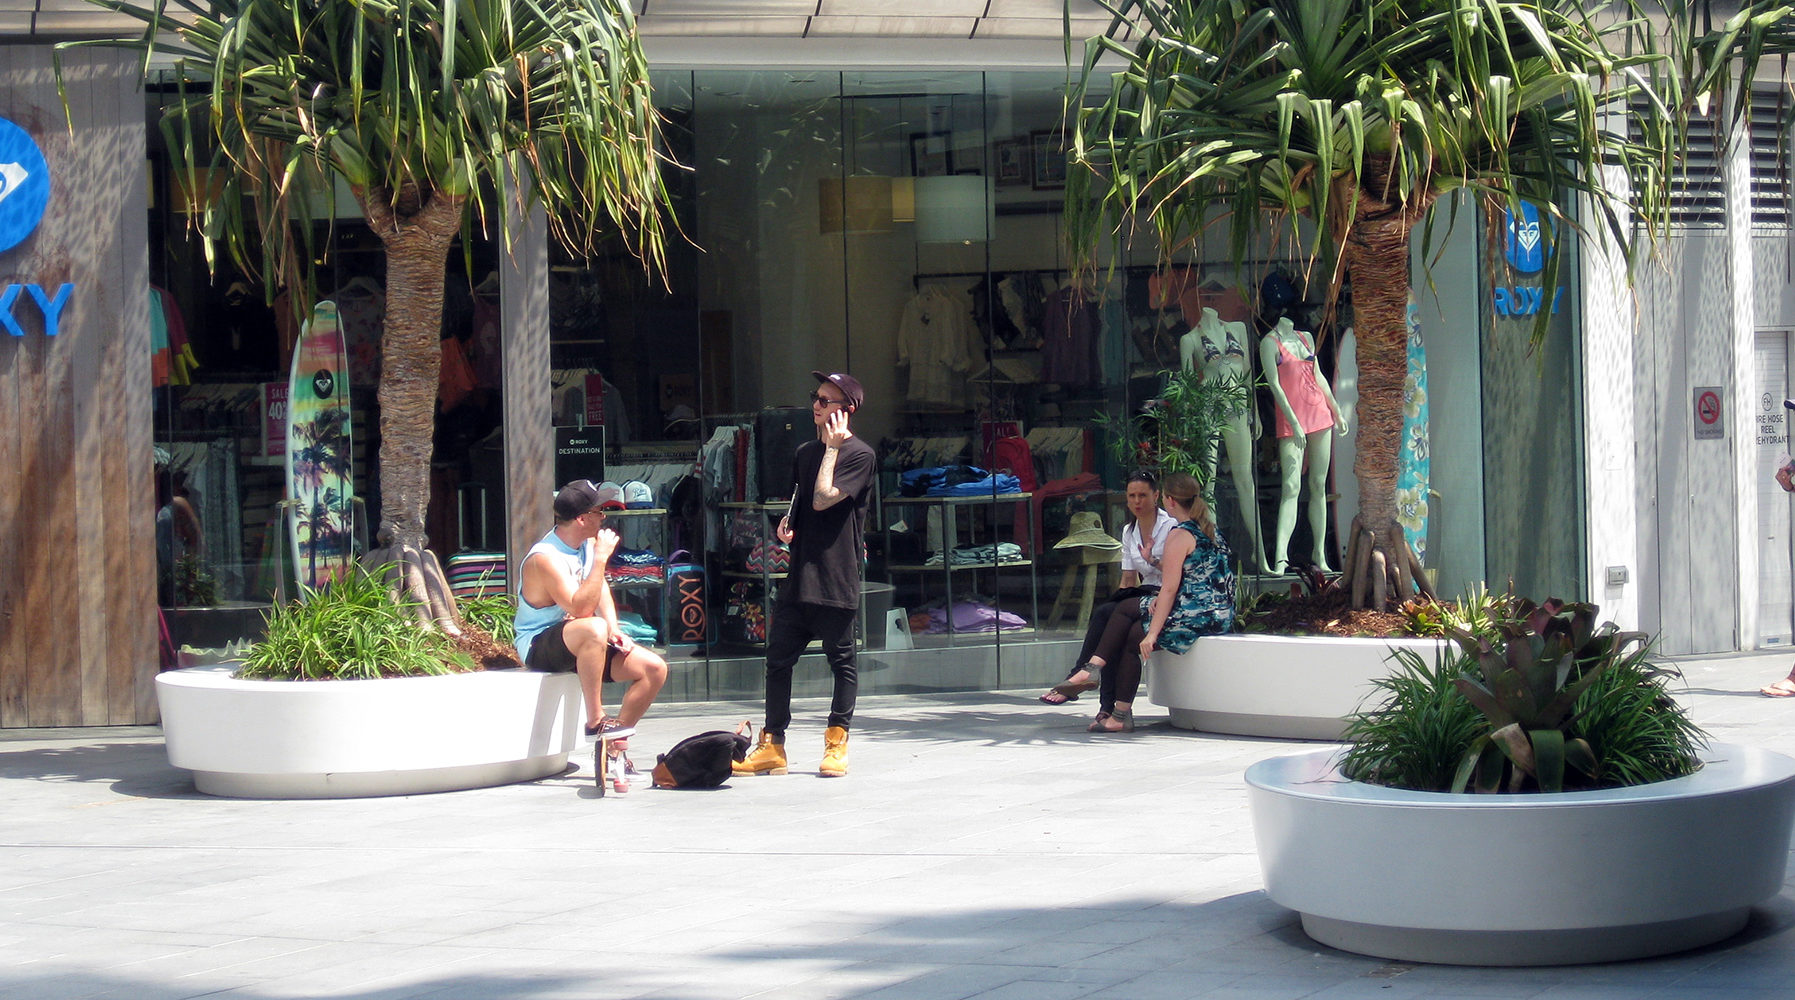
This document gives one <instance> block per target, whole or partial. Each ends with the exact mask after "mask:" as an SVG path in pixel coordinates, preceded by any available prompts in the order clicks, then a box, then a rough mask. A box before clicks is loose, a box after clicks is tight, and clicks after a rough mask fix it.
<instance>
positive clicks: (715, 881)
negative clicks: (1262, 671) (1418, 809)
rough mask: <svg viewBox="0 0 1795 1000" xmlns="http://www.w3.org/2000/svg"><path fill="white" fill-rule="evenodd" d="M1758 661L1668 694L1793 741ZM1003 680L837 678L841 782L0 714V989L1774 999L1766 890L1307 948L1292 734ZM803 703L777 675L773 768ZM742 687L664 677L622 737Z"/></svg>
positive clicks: (1733, 729) (705, 711) (1777, 957)
mask: <svg viewBox="0 0 1795 1000" xmlns="http://www.w3.org/2000/svg"><path fill="white" fill-rule="evenodd" d="M1786 655H1787V654H1782V655H1777V656H1757V657H1723V658H1711V659H1696V660H1689V661H1685V662H1684V663H1682V667H1683V670H1684V673H1685V676H1686V678H1687V679H1688V691H1687V693H1686V695H1685V697H1686V699H1687V701H1688V702H1689V704H1690V705H1691V706H1692V711H1693V712H1694V713H1695V715H1696V717H1697V719H1698V720H1700V721H1702V722H1704V724H1706V725H1708V726H1709V727H1710V728H1711V729H1712V731H1713V732H1714V733H1715V735H1716V737H1717V738H1718V739H1722V740H1729V741H1739V742H1749V743H1755V744H1759V745H1764V746H1768V747H1771V748H1774V749H1781V750H1783V751H1784V752H1795V705H1791V704H1789V703H1787V702H1776V701H1771V700H1769V699H1764V698H1760V697H1757V696H1756V695H1755V691H1756V688H1757V686H1758V685H1759V684H1762V683H1764V682H1765V681H1767V680H1769V679H1771V678H1773V677H1775V676H1778V675H1780V674H1782V673H1785V672H1786V671H1787V667H1788V662H1787V659H1786ZM1034 693H1035V692H1032V691H1030V692H1014V693H996V694H977V695H944V696H937V695H914V696H901V697H899V696H892V697H880V698H868V699H865V700H864V701H863V705H862V713H861V717H860V718H859V719H858V720H857V725H856V731H855V739H854V743H853V758H852V760H853V766H854V772H853V774H851V775H850V776H849V778H848V779H846V780H844V781H819V780H817V779H815V778H814V777H811V776H806V775H803V774H794V775H791V776H787V777H784V778H760V779H738V780H736V781H734V782H732V783H731V786H730V787H729V788H726V789H723V790H720V791H717V792H705V793H669V792H655V791H651V790H649V789H647V788H645V787H639V788H637V789H636V790H634V791H632V792H631V793H630V794H629V795H628V796H624V797H610V798H606V799H603V800H600V799H598V798H597V796H596V794H595V792H594V790H593V785H592V774H591V762H590V758H589V757H584V758H582V756H580V755H576V757H575V765H576V766H575V767H574V768H572V769H570V770H569V771H568V772H567V773H565V774H562V775H558V776H555V777H551V778H548V779H544V780H542V781H537V782H531V783H527V784H523V785H515V786H508V787H504V788H496V789H482V790H477V791H470V792H463V793H454V794H448V795H429V796H416V797H412V798H402V799H374V800H350V801H342V802H254V801H236V800H227V799H213V798H210V797H206V796H201V795H198V794H197V793H195V792H194V791H193V789H192V786H191V783H190V782H189V781H188V780H187V779H186V778H185V776H184V775H183V774H182V773H181V772H178V771H175V770H174V769H172V768H169V767H168V766H167V764H166V760H165V758H164V757H163V755H162V750H161V745H160V741H159V739H158V738H157V737H156V736H155V734H154V733H153V732H147V731H142V730H138V731H124V732H115V731H109V730H72V731H62V732H57V733H52V734H42V733H39V734H31V735H29V736H27V737H26V738H18V736H17V735H16V734H0V800H4V801H6V802H7V803H8V805H7V808H6V810H5V812H4V814H0V857H4V858H5V859H6V862H5V864H3V865H0V1000H7V998H13V997H17V998H27V997H29V998H31V1000H39V998H49V1000H63V998H65V997H66V998H68V1000H88V998H95V1000H97V998H102V997H104V998H108V1000H113V998H116V1000H126V998H130V1000H164V998H166V1000H186V998H189V997H200V996H206V997H232V998H237V1000H297V998H311V997H344V998H348V1000H423V998H430V1000H476V998H477V1000H488V998H507V1000H510V998H516V1000H548V998H558V997H580V998H583V1000H592V998H613V997H615V998H633V997H643V998H649V997H652V998H658V1000H717V998H737V997H769V998H770V997H778V998H781V1000H808V998H818V1000H824V998H856V1000H858V998H865V997H874V996H877V997H881V998H891V1000H897V998H905V1000H909V998H915V1000H940V998H953V1000H960V998H968V997H981V998H986V1000H1009V998H1036V997H1039V998H1042V1000H1058V998H1066V1000H1081V998H1085V997H1092V998H1098V997H1101V998H1105V1000H1108V998H1118V1000H1119V998H1128V1000H1156V998H1159V997H1168V998H1169V997H1178V998H1195V997H1203V998H1209V1000H1217V998H1240V1000H1247V998H1251V1000H1269V998H1280V997H1291V998H1296V997H1327V998H1336V1000H1346V998H1357V997H1380V998H1387V1000H1399V998H1404V997H1442V998H1446V997H1508V998H1526V997H1553V998H1592V1000H1600V998H1605V997H1610V996H1614V997H1619V996H1629V997H1666V998H1671V1000H1745V998H1747V997H1749V998H1751V1000H1760V998H1765V997H1771V996H1780V995H1795V989H1792V988H1790V987H1789V986H1788V984H1789V983H1790V982H1795V948H1792V947H1791V946H1792V945H1795V931H1792V929H1795V894H1785V895H1784V896H1782V897H1779V898H1778V899H1776V900H1773V901H1772V902H1771V903H1770V904H1768V905H1766V906H1765V907H1762V908H1761V909H1760V910H1759V911H1757V912H1756V913H1755V914H1754V917H1753V922H1752V924H1751V926H1750V927H1748V929H1747V931H1746V932H1745V933H1744V934H1743V935H1741V936H1740V937H1739V938H1736V939H1734V940H1733V941H1730V942H1726V943H1723V944H1721V945H1718V946H1715V947H1712V948H1708V949H1702V950H1699V951H1697V952H1693V953H1690V954H1688V955H1683V956H1674V957H1670V958H1663V959H1656V960H1652V961H1648V962H1631V963H1616V964H1613V965H1604V966H1594V967H1588V968H1577V969H1458V968H1449V967H1436V966H1424V965H1407V964H1404V963H1390V962H1385V961H1382V960H1379V959H1374V958H1367V957H1364V956H1357V955H1349V954H1346V953H1343V952H1337V951H1333V950H1331V949H1328V948H1324V947H1322V946H1320V945H1317V944H1315V943H1314V942H1312V941H1310V940H1309V939H1308V938H1306V937H1305V936H1304V935H1303V934H1302V932H1301V929H1300V926H1299V925H1298V923H1297V921H1296V918H1295V916H1294V915H1293V914H1291V913H1289V912H1288V911H1285V910H1283V909H1281V908H1279V907H1277V906H1275V905H1273V904H1272V903H1270V901H1269V900H1267V899H1266V898H1265V897H1264V894H1263V893H1262V892H1261V891H1260V882H1259V872H1258V862H1257V858H1256V856H1255V853H1254V845H1253V839H1252V830H1251V823H1250V817H1249V816H1248V813H1247V808H1246V793H1245V787H1244V785H1243V783H1242V781H1241V779H1240V773H1241V771H1242V769H1244V768H1245V767H1246V765H1247V764H1250V763H1251V762H1252V761H1254V760H1257V759H1260V758H1262V757H1266V756H1271V755H1275V754H1281V753H1292V752H1300V751H1303V750H1306V749H1309V748H1311V747H1313V746H1315V745H1314V744H1305V743H1300V742H1293V741H1279V740H1250V739H1232V738H1226V737H1217V736H1213V735H1208V734H1195V733H1186V732H1182V731H1179V730H1174V729H1172V728H1170V727H1169V726H1167V725H1165V724H1164V715H1163V713H1162V712H1160V711H1158V710H1155V709H1152V708H1151V707H1146V708H1145V709H1144V710H1143V711H1142V713H1141V718H1142V721H1143V723H1145V725H1143V728H1142V730H1141V731H1140V732H1137V733H1135V734H1132V735H1131V736H1129V737H1121V738H1105V737H1093V736H1089V735H1087V734H1084V733H1083V732H1082V726H1083V721H1082V720H1083V716H1082V714H1079V713H1075V712H1070V711H1067V710H1056V709H1049V708H1047V707H1045V706H1041V705H1039V704H1038V703H1036V702H1034V701H1033V695H1034ZM822 711H823V705H822V703H821V702H817V701H812V702H806V703H803V704H802V705H800V710H799V712H798V718H799V722H798V726H797V727H796V728H794V730H793V740H794V742H793V748H794V752H795V754H796V759H795V760H794V764H795V766H797V767H798V768H800V769H806V768H809V769H814V766H815V759H816V756H817V755H818V753H819V752H820V735H821V734H820V720H821V715H822ZM758 714H759V711H758V708H757V707H756V706H746V705H741V704H725V703H718V704H710V705H679V706H667V707H666V708H665V709H664V710H659V711H657V712H656V713H655V714H653V715H651V716H650V721H649V725H647V726H645V727H644V730H643V733H642V734H641V735H640V736H638V737H637V739H636V740H635V741H633V742H635V743H636V744H637V745H636V747H634V748H633V751H634V752H635V753H636V755H637V758H638V760H639V761H641V760H647V759H652V756H653V752H654V751H656V750H657V749H664V747H665V746H666V745H669V744H671V743H672V742H674V741H675V740H677V739H678V738H679V737H681V736H684V735H688V734H690V733H693V732H698V731H700V730H702V729H710V728H719V727H721V726H724V725H730V724H733V720H739V719H740V718H743V717H750V718H753V717H757V716H758ZM813 729H814V730H815V731H814V732H813V731H812V730H813ZM812 743H815V744H819V745H818V746H812V745H811V744H812ZM582 759H583V763H582V762H581V761H582Z"/></svg>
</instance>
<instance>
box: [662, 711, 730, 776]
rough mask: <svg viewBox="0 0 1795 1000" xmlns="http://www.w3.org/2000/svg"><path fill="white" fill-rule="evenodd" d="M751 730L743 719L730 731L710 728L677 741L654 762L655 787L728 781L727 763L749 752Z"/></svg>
mask: <svg viewBox="0 0 1795 1000" xmlns="http://www.w3.org/2000/svg"><path fill="white" fill-rule="evenodd" d="M753 733H754V727H753V726H750V725H749V724H748V723H747V722H746V721H744V722H743V723H742V724H741V725H739V726H737V727H736V728H735V732H733V733H732V732H729V731H728V730H725V729H713V730H711V731H710V732H708V733H699V734H698V735H696V736H688V737H686V738H685V739H683V740H680V741H679V742H678V743H675V744H673V748H672V749H671V750H668V751H667V752H666V753H664V754H661V756H660V758H659V760H658V762H657V763H656V764H655V765H654V787H656V788H716V787H717V786H718V785H721V784H722V783H723V782H725V781H728V780H729V765H730V763H731V762H733V761H738V760H741V759H742V758H743V757H746V756H747V755H748V745H749V744H750V743H752V742H754V735H753Z"/></svg>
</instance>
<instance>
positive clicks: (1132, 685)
mask: <svg viewBox="0 0 1795 1000" xmlns="http://www.w3.org/2000/svg"><path fill="white" fill-rule="evenodd" d="M1145 637H1146V633H1145V631H1143V630H1142V629H1141V625H1140V622H1138V621H1137V622H1135V624H1134V627H1133V628H1131V629H1129V630H1128V645H1126V646H1124V647H1123V648H1122V652H1121V653H1120V654H1119V655H1118V656H1117V657H1116V662H1114V663H1112V664H1110V665H1109V666H1106V667H1104V668H1103V676H1104V677H1106V678H1107V677H1109V676H1111V675H1112V674H1113V675H1114V676H1115V692H1114V694H1113V695H1112V696H1111V702H1110V710H1109V718H1107V719H1101V720H1099V721H1098V723H1097V726H1098V728H1097V731H1098V732H1100V733H1127V732H1133V731H1134V696H1135V694H1136V693H1137V692H1139V691H1140V688H1141V653H1140V643H1141V640H1142V639H1143V638H1145Z"/></svg>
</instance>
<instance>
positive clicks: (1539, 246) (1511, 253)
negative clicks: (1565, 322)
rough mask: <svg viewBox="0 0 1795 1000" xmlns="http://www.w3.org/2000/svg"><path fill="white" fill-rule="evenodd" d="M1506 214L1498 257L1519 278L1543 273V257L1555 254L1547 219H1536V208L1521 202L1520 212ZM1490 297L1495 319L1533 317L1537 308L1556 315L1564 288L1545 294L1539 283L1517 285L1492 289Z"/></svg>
mask: <svg viewBox="0 0 1795 1000" xmlns="http://www.w3.org/2000/svg"><path fill="white" fill-rule="evenodd" d="M1506 214H1507V217H1508V239H1507V241H1506V245H1505V246H1504V248H1503V252H1502V255H1503V256H1504V257H1506V258H1507V259H1508V266H1509V267H1510V268H1512V269H1513V270H1514V271H1515V273H1516V274H1517V275H1521V276H1532V275H1536V274H1538V273H1540V272H1541V271H1544V270H1545V269H1546V258H1547V257H1548V256H1550V255H1551V254H1552V253H1555V252H1556V251H1557V244H1556V243H1555V242H1553V241H1551V240H1550V239H1549V237H1550V236H1551V235H1552V230H1551V222H1550V220H1547V219H1542V218H1540V214H1539V209H1538V208H1536V207H1535V206H1534V205H1532V204H1531V203H1528V202H1521V210H1520V212H1518V213H1517V212H1515V211H1514V210H1513V209H1510V210H1509V211H1508V212H1507V213H1506ZM1492 297H1493V302H1494V305H1495V307H1496V315H1498V316H1533V315H1537V314H1538V313H1539V311H1540V310H1541V309H1550V310H1552V312H1554V313H1556V312H1558V309H1559V306H1560V305H1562V303H1563V299H1564V288H1563V286H1560V287H1558V288H1554V289H1552V290H1551V291H1550V293H1548V292H1547V290H1546V289H1545V288H1544V287H1543V286H1541V285H1539V284H1520V283H1517V284H1515V285H1513V286H1511V287H1508V288H1497V289H1495V290H1494V292H1493V293H1492ZM1548 300H1550V301H1548Z"/></svg>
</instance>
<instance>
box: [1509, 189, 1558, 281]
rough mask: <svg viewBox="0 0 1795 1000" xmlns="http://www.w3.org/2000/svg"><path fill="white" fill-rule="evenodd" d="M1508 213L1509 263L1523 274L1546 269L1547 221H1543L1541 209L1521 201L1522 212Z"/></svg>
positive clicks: (1511, 210) (1536, 272)
mask: <svg viewBox="0 0 1795 1000" xmlns="http://www.w3.org/2000/svg"><path fill="white" fill-rule="evenodd" d="M1507 215H1508V251H1507V254H1506V256H1507V257H1508V263H1509V265H1510V266H1511V267H1513V268H1514V269H1515V270H1517V271H1519V272H1521V273H1522V274H1538V273H1539V272H1541V271H1543V270H1545V269H1546V239H1545V237H1546V234H1547V232H1548V230H1547V228H1546V227H1547V225H1548V224H1547V223H1545V222H1543V221H1541V219H1540V217H1539V209H1537V208H1535V207H1533V205H1532V204H1530V203H1528V202H1525V201H1524V202H1521V212H1520V214H1519V215H1516V214H1515V211H1514V209H1509V210H1508V212H1507Z"/></svg>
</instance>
